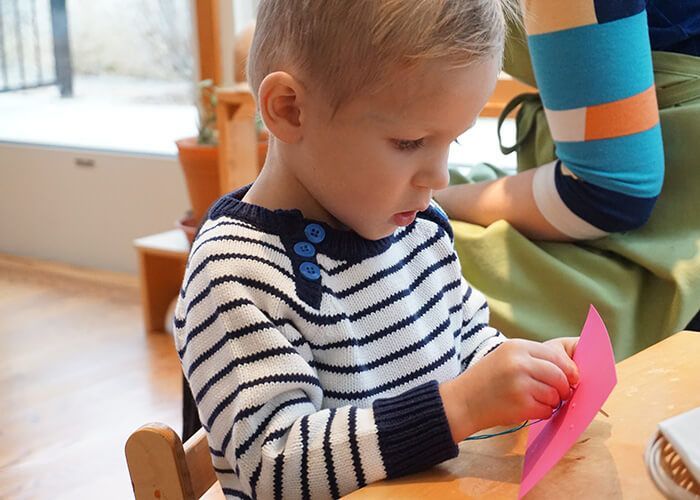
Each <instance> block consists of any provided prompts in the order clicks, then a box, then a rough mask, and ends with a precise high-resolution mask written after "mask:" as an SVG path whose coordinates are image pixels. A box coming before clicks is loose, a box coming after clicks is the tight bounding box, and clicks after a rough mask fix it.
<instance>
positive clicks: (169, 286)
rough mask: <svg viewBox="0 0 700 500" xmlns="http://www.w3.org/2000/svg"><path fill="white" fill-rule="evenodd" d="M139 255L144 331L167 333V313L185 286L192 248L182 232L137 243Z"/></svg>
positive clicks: (173, 231) (176, 230)
mask: <svg viewBox="0 0 700 500" xmlns="http://www.w3.org/2000/svg"><path fill="white" fill-rule="evenodd" d="M134 247H135V248H136V251H137V252H138V255H139V279H140V281H141V304H142V309H143V321H144V327H145V329H146V331H147V332H163V331H165V313H166V312H167V310H168V307H169V306H170V303H171V302H172V300H173V299H174V298H175V297H177V294H178V292H179V290H180V286H181V285H182V278H183V277H184V275H185V265H186V264H187V256H188V255H189V251H190V244H189V242H188V241H187V238H185V234H184V233H183V232H182V231H181V230H179V229H173V230H171V231H165V232H163V233H158V234H153V235H150V236H145V237H143V238H138V239H136V240H134Z"/></svg>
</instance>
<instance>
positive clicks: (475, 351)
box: [458, 278, 506, 371]
mask: <svg viewBox="0 0 700 500" xmlns="http://www.w3.org/2000/svg"><path fill="white" fill-rule="evenodd" d="M462 306H463V307H462V311H463V319H462V328H461V334H460V336H459V337H458V342H459V349H458V352H459V353H460V357H459V359H460V363H461V368H462V371H464V370H466V369H467V368H469V366H471V365H472V364H474V363H476V362H477V361H479V360H480V359H481V358H483V357H484V356H486V355H487V354H488V353H489V352H491V351H493V350H494V349H495V348H496V347H498V346H499V345H501V344H502V343H503V342H504V341H505V340H506V337H505V336H504V335H503V334H502V333H501V332H499V331H498V330H496V329H495V328H493V327H492V326H489V305H488V303H487V302H486V298H485V297H484V294H483V293H481V292H480V291H479V290H477V289H476V288H472V286H471V285H469V283H467V281H466V280H465V279H464V278H462Z"/></svg>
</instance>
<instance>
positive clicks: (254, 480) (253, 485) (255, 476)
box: [250, 457, 262, 497]
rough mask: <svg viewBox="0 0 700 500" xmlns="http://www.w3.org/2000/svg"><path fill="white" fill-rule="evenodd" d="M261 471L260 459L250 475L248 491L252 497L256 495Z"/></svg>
mask: <svg viewBox="0 0 700 500" xmlns="http://www.w3.org/2000/svg"><path fill="white" fill-rule="evenodd" d="M261 471H262V457H260V462H258V466H257V467H256V468H255V470H254V471H253V473H252V474H251V475H250V491H252V492H253V496H254V497H257V496H258V495H257V493H256V492H255V490H256V489H257V488H258V480H259V479H260V472H261Z"/></svg>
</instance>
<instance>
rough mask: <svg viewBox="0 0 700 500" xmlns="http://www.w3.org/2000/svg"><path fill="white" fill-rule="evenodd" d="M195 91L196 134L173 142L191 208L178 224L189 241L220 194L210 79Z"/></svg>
mask: <svg viewBox="0 0 700 500" xmlns="http://www.w3.org/2000/svg"><path fill="white" fill-rule="evenodd" d="M197 90H198V92H197V97H198V98H197V111H198V119H197V136H196V137H186V138H184V139H180V140H178V141H175V144H176V145H177V150H178V158H179V159H180V165H181V166H182V171H183V173H184V175H185V183H186V185H187V193H188V195H189V198H190V203H191V205H192V211H191V212H190V213H188V214H186V215H185V216H184V217H183V218H182V219H180V220H179V221H178V226H180V227H181V228H182V229H183V231H185V234H186V235H187V237H188V239H189V240H190V241H192V239H193V238H194V233H195V231H196V229H197V227H198V226H199V223H200V221H201V220H202V217H204V215H205V214H206V212H207V210H208V208H209V206H210V205H211V204H212V203H213V202H214V201H215V200H216V199H217V198H218V197H219V194H220V193H219V148H218V133H217V130H216V87H215V86H214V82H213V81H212V80H203V81H201V82H199V83H198V84H197Z"/></svg>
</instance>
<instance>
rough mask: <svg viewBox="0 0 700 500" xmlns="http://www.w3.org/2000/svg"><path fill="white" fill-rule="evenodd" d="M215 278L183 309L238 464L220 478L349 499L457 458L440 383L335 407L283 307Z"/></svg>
mask: <svg viewBox="0 0 700 500" xmlns="http://www.w3.org/2000/svg"><path fill="white" fill-rule="evenodd" d="M205 274H207V271H206V270H205V271H202V272H200V273H199V276H198V281H199V283H198V284H197V283H194V284H193V287H192V288H193V289H198V290H199V292H198V293H196V295H195V292H194V291H193V292H192V295H190V292H188V293H187V294H186V296H185V297H184V298H182V299H181V301H179V303H178V308H177V311H176V320H175V324H176V331H175V333H176V335H175V337H176V346H177V349H178V352H179V354H180V358H181V362H182V366H183V370H184V373H185V375H186V377H187V380H188V382H189V384H190V386H191V388H192V391H193V394H194V397H195V401H196V404H197V408H198V411H199V415H200V419H201V421H202V423H203V425H204V427H205V429H206V430H207V432H208V439H209V445H210V448H211V453H212V455H214V456H215V457H221V458H222V459H225V462H226V463H227V464H228V465H229V466H230V470H226V471H222V470H220V471H219V472H220V473H228V474H234V475H236V476H237V478H238V480H239V481H238V482H239V484H240V489H241V490H242V493H244V494H245V495H247V496H250V497H253V498H256V497H258V498H285V499H287V498H331V497H332V498H337V497H339V496H342V495H345V494H347V493H349V492H351V491H353V490H355V489H358V488H360V487H362V486H364V485H365V484H368V483H371V482H374V481H378V480H381V479H384V478H387V477H394V476H398V475H403V474H406V473H410V472H415V471H418V470H422V469H425V468H428V467H430V466H432V465H434V464H437V463H439V462H442V461H444V460H446V459H449V458H453V457H454V456H456V455H457V453H458V449H457V446H456V445H455V443H454V442H453V440H452V438H451V434H450V429H449V425H448V422H447V418H446V416H445V412H444V408H443V406H442V400H441V398H440V395H439V392H438V384H437V382H434V381H433V382H429V383H425V384H423V385H421V386H418V387H414V388H412V389H410V390H408V391H406V392H404V393H403V394H400V395H398V396H395V397H391V398H386V399H379V400H375V401H374V403H373V405H372V407H370V408H361V407H357V406H351V405H347V406H343V407H339V408H324V407H323V401H324V389H323V387H322V384H321V382H320V381H319V378H318V376H317V373H316V371H315V370H314V368H313V359H309V354H308V351H304V352H302V351H301V349H300V348H297V347H296V346H295V345H294V343H293V342H291V341H290V340H289V339H288V338H287V337H286V336H285V334H284V330H282V329H280V328H277V327H276V326H275V324H274V318H275V317H276V314H277V311H276V310H275V309H276V307H274V306H270V309H271V310H264V308H262V307H259V306H258V304H267V305H270V303H271V301H270V299H269V297H265V296H264V292H263V290H262V289H260V288H256V287H254V286H244V285H242V284H240V283H239V284H237V283H233V282H231V281H227V280H225V279H222V277H221V276H211V275H210V276H207V277H204V275H205ZM202 280H204V281H205V282H206V283H202ZM277 307H279V306H277Z"/></svg>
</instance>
